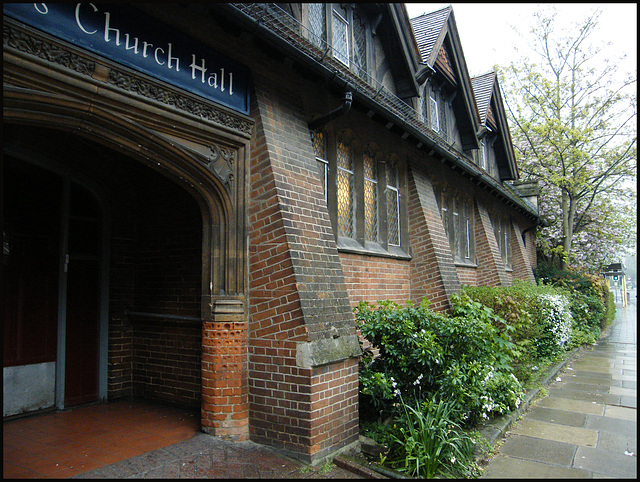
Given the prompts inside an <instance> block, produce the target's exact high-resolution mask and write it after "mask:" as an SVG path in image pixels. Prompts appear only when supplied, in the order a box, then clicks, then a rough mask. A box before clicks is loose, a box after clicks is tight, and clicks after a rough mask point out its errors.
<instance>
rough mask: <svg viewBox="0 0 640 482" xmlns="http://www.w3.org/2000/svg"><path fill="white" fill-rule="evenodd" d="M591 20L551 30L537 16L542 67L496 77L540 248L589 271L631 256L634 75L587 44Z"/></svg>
mask: <svg viewBox="0 0 640 482" xmlns="http://www.w3.org/2000/svg"><path fill="white" fill-rule="evenodd" d="M598 15H599V12H598V11H596V12H595V13H592V14H590V15H589V16H588V17H587V18H586V19H585V20H583V21H582V22H581V23H578V24H577V26H576V28H575V29H564V30H562V31H557V30H556V28H555V27H556V24H555V20H556V16H555V15H554V12H553V10H551V11H550V12H548V13H545V12H538V13H537V14H536V15H535V19H536V22H535V25H534V28H533V29H532V31H531V40H530V42H529V43H528V44H529V45H530V46H531V47H532V49H533V51H534V53H535V55H536V58H537V59H538V60H539V62H538V63H537V62H536V61H535V60H531V59H529V58H528V57H523V58H522V60H521V61H520V62H519V63H518V64H514V65H511V66H509V67H508V68H506V69H504V70H501V71H500V75H501V77H502V85H503V86H505V91H506V92H505V103H506V105H507V109H508V112H509V117H510V122H511V134H512V136H513V144H514V147H515V150H516V155H517V157H518V165H519V168H520V172H521V177H522V178H523V180H526V181H532V180H535V181H538V182H539V184H540V188H541V193H540V204H539V209H540V215H541V218H542V219H543V221H544V222H545V224H546V227H544V228H543V229H540V230H539V233H538V236H539V243H538V248H539V250H540V252H541V253H542V254H543V255H544V256H545V257H546V258H547V259H549V260H554V259H555V260H557V261H559V263H560V264H561V266H562V267H563V268H566V267H567V266H568V265H569V264H573V265H578V266H582V267H585V268H588V269H589V270H591V271H596V272H597V271H598V270H599V269H600V268H601V267H602V266H603V265H606V264H608V263H610V262H612V260H615V258H616V257H619V254H620V253H621V252H624V251H625V248H626V250H629V249H633V248H635V239H636V233H635V226H636V209H635V207H636V191H635V179H636V175H637V146H636V142H637V124H636V94H635V88H634V87H635V84H636V77H635V75H636V74H635V73H634V74H633V76H628V77H624V76H621V75H619V74H618V73H617V67H616V63H615V60H614V59H609V58H607V59H602V58H601V57H602V55H599V54H601V47H602V46H600V47H594V46H593V45H590V44H589V36H590V35H591V34H592V32H593V31H594V29H595V28H596V26H597V20H598Z"/></svg>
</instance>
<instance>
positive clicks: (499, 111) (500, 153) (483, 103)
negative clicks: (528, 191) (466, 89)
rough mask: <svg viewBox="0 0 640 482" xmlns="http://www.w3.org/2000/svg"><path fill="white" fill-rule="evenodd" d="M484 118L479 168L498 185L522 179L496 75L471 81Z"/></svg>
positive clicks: (487, 74)
mask: <svg viewBox="0 0 640 482" xmlns="http://www.w3.org/2000/svg"><path fill="white" fill-rule="evenodd" d="M471 83H472V86H473V92H474V96H475V99H476V102H477V106H478V113H479V115H480V122H481V128H480V133H479V136H478V137H479V138H480V148H479V149H478V150H477V151H476V154H475V156H474V158H475V160H476V162H477V164H478V166H479V167H481V168H482V169H484V170H485V171H487V172H488V173H489V174H490V175H491V176H492V177H494V178H495V179H497V180H498V181H507V180H514V179H517V178H518V167H517V165H516V159H515V153H514V151H513V145H512V143H511V134H510V132H509V125H508V123H507V115H506V112H505V110H504V104H503V101H502V95H501V93H500V86H499V84H498V76H497V74H496V73H495V72H494V71H491V72H487V73H486V74H483V75H479V76H477V77H474V78H472V79H471Z"/></svg>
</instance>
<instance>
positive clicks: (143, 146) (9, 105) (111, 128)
mask: <svg viewBox="0 0 640 482" xmlns="http://www.w3.org/2000/svg"><path fill="white" fill-rule="evenodd" d="M3 96H4V109H3V121H4V122H8V123H17V124H29V125H32V126H46V127H49V128H55V129H61V130H65V131H68V132H72V133H74V134H76V135H79V136H82V137H86V138H89V139H91V140H92V141H94V142H97V143H99V144H102V145H104V146H106V147H109V148H112V149H114V150H117V151H119V152H122V153H123V154H125V155H127V156H128V157H130V158H132V159H135V160H137V161H138V162H141V163H143V164H145V165H147V166H148V167H149V168H151V169H154V170H156V171H158V172H160V173H161V174H163V175H164V176H166V177H168V178H170V179H172V180H173V181H174V182H176V183H178V184H179V185H181V186H182V187H183V188H184V189H185V190H187V191H188V192H189V193H190V194H191V195H192V196H193V197H194V199H195V200H196V201H197V203H198V204H199V206H200V210H201V214H202V219H203V223H202V224H203V241H202V242H203V246H202V257H203V262H202V280H203V281H202V307H201V308H202V310H201V313H202V317H203V320H207V319H209V320H210V319H212V317H213V316H214V315H213V314H214V313H215V312H216V311H220V307H221V306H222V312H228V311H229V309H231V311H233V312H238V311H244V309H245V307H244V302H243V300H244V291H245V284H244V280H245V274H244V262H243V260H242V255H241V254H242V253H240V255H238V250H240V249H243V247H244V246H243V244H244V243H243V239H244V236H243V233H244V225H243V224H242V219H243V216H244V213H243V212H242V211H243V208H244V202H243V199H242V197H243V195H242V193H237V192H236V191H237V189H238V188H239V189H240V190H242V189H243V185H242V184H240V185H239V186H238V182H239V181H238V179H237V177H240V178H241V179H240V182H243V179H242V178H243V175H242V173H241V175H240V176H238V169H242V167H241V166H240V167H239V164H240V163H239V157H241V156H242V155H243V152H244V147H243V146H241V145H238V146H233V145H230V144H229V143H225V141H224V139H223V138H221V139H220V141H221V142H219V143H218V142H215V141H213V140H212V139H216V138H215V137H214V136H210V137H209V138H208V139H207V140H206V142H203V140H201V139H196V138H193V137H192V138H191V139H182V138H181V137H180V136H179V135H176V134H167V131H164V130H163V126H162V125H161V124H162V118H161V117H158V119H157V129H152V128H150V127H148V126H145V125H143V124H142V123H140V122H137V120H136V119H132V118H129V117H126V116H122V115H118V114H117V112H114V111H110V110H107V109H104V108H102V107H98V106H96V105H95V103H94V102H93V101H92V100H91V99H86V98H80V97H72V96H66V95H62V94H60V93H53V92H43V91H35V90H31V89H25V88H22V87H15V86H12V85H5V86H4V95H3ZM172 123H173V124H174V127H175V119H172ZM154 127H155V126H154ZM216 140H217V139H216ZM239 211H241V212H239ZM234 301H235V303H233V302H234ZM230 302H231V304H230ZM230 307H231V308H230Z"/></svg>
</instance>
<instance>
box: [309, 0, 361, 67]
mask: <svg viewBox="0 0 640 482" xmlns="http://www.w3.org/2000/svg"><path fill="white" fill-rule="evenodd" d="M303 5H306V6H307V16H308V20H307V21H308V28H309V40H310V41H311V43H313V44H314V45H315V46H317V47H318V48H319V49H321V50H322V51H323V52H325V51H326V52H327V54H328V55H331V56H333V58H334V59H336V60H337V61H339V62H340V63H342V64H343V65H345V66H346V67H348V68H350V69H352V70H353V71H355V73H356V74H357V75H359V76H360V77H363V78H365V79H366V78H367V74H368V71H367V65H368V64H369V61H368V54H367V44H368V39H369V27H368V24H367V22H366V19H365V17H363V16H362V15H361V14H360V12H359V11H358V9H357V7H355V6H353V4H340V3H333V4H332V3H308V4H303ZM303 11H304V10H303Z"/></svg>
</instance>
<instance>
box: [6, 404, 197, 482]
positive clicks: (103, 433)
mask: <svg viewBox="0 0 640 482" xmlns="http://www.w3.org/2000/svg"><path fill="white" fill-rule="evenodd" d="M199 433H200V413H199V411H186V410H181V409H176V408H171V407H164V406H158V405H154V404H150V403H146V402H133V401H117V402H112V403H102V404H96V405H91V406H83V407H79V408H78V409H70V410H67V411H63V412H52V413H47V414H40V415H34V416H31V417H27V418H22V419H16V420H11V421H8V422H4V423H3V424H2V445H3V447H2V448H3V460H2V474H3V478H5V479H12V478H29V479H31V478H49V477H51V478H57V479H59V478H67V477H72V476H74V475H77V474H80V473H82V472H86V471H88V470H93V469H97V468H99V467H102V466H104V465H109V464H112V463H115V462H119V461H122V460H125V459H128V458H131V457H134V456H136V455H140V454H143V453H146V452H150V451H152V450H158V449H161V448H163V447H166V446H168V445H172V444H175V443H178V442H182V441H184V440H188V439H190V438H192V437H194V436H195V435H198V434H199Z"/></svg>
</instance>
